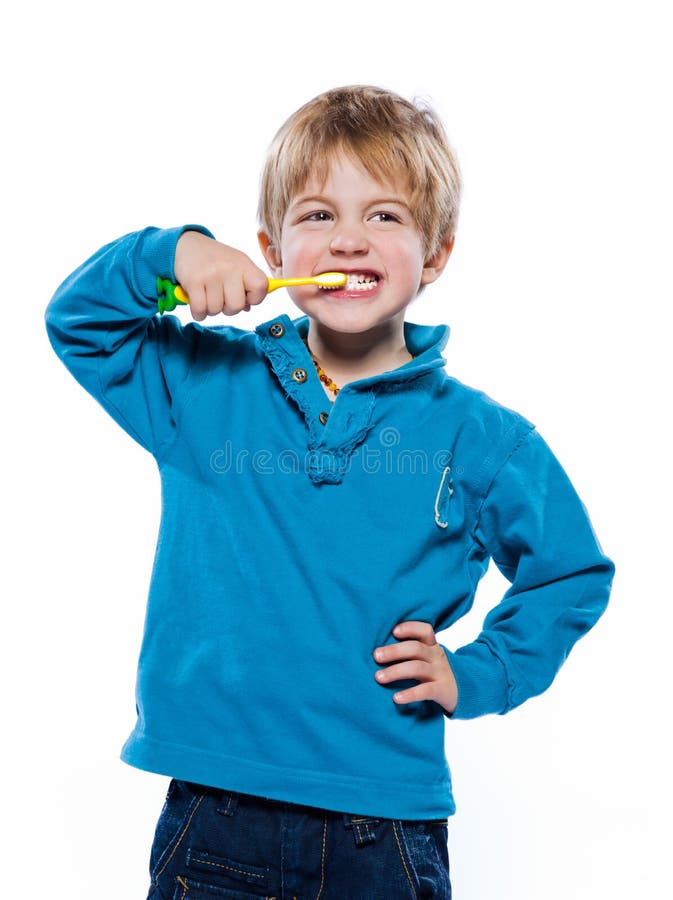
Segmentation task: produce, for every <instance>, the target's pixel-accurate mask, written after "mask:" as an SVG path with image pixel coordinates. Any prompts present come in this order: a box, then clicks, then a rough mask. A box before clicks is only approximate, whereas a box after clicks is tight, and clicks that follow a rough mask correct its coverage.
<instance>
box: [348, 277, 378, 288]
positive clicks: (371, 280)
mask: <svg viewBox="0 0 673 900" xmlns="http://www.w3.org/2000/svg"><path fill="white" fill-rule="evenodd" d="M378 282H379V279H378V278H377V276H376V275H369V274H366V273H364V272H354V273H352V274H350V275H349V276H348V281H347V282H346V285H345V287H346V290H349V291H371V290H372V288H374V287H376V285H377V284H378Z"/></svg>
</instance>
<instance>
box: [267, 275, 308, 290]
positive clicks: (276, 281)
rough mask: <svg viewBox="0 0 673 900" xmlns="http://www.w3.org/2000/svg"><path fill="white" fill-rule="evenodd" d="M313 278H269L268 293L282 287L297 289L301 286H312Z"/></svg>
mask: <svg viewBox="0 0 673 900" xmlns="http://www.w3.org/2000/svg"><path fill="white" fill-rule="evenodd" d="M314 283H315V278H312V277H311V278H269V293H271V291H275V290H277V289H278V288H282V287H298V286H299V285H302V284H314Z"/></svg>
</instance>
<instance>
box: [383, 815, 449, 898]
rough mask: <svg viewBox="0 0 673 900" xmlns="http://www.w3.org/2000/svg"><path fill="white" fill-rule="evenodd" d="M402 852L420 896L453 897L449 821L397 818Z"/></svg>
mask: <svg viewBox="0 0 673 900" xmlns="http://www.w3.org/2000/svg"><path fill="white" fill-rule="evenodd" d="M394 828H395V830H396V832H397V836H398V838H399V847H400V853H401V854H402V861H403V863H404V864H405V866H408V867H409V873H408V874H409V876H410V880H412V881H413V882H414V890H415V892H416V896H417V897H418V898H437V900H440V898H441V900H451V879H450V873H449V849H448V825H447V822H446V820H443V819H437V820H434V819H433V820H430V821H402V820H399V819H397V820H395V822H394Z"/></svg>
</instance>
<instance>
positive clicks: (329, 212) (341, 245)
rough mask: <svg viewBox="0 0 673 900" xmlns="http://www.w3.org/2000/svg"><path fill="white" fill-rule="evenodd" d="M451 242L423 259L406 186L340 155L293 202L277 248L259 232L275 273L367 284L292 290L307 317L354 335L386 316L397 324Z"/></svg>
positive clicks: (431, 277) (436, 273) (443, 259)
mask: <svg viewBox="0 0 673 900" xmlns="http://www.w3.org/2000/svg"><path fill="white" fill-rule="evenodd" d="M451 243H452V242H449V243H447V245H446V246H445V247H444V248H442V250H440V251H439V253H438V254H436V255H435V257H433V259H430V260H426V258H425V253H424V251H423V238H422V235H421V234H420V232H419V231H418V229H417V227H416V224H415V222H414V220H413V217H412V214H411V211H410V209H409V197H408V192H407V188H406V186H405V185H404V183H403V182H402V181H401V180H395V179H391V180H390V181H386V182H384V183H381V182H379V181H376V180H375V179H374V178H372V176H371V175H369V174H368V172H367V171H366V170H365V169H364V168H363V167H362V166H361V165H360V164H359V163H357V162H356V161H354V160H353V159H351V158H350V157H348V156H345V155H338V156H335V157H334V159H333V161H332V164H331V166H330V169H329V173H328V177H327V180H326V182H325V184H320V183H319V182H318V181H317V179H315V178H313V179H310V180H309V181H308V183H307V184H306V185H305V186H304V189H303V190H302V191H300V193H299V194H298V195H297V196H296V197H294V198H293V199H292V201H291V202H290V205H289V207H288V209H287V213H286V215H285V218H284V220H283V225H282V231H281V240H280V246H279V247H275V246H273V245H272V244H270V243H269V239H268V238H267V237H266V236H265V235H260V245H261V247H262V250H263V251H264V254H265V256H266V259H267V262H268V263H269V265H270V266H271V268H272V270H273V273H274V274H275V275H283V276H285V277H292V276H302V275H319V274H320V273H322V272H331V271H338V272H345V273H347V274H349V273H350V274H351V275H352V276H354V277H355V278H358V277H359V278H360V280H361V281H364V282H366V283H365V284H362V285H361V286H360V287H354V286H351V285H350V284H347V285H346V286H345V287H344V288H340V289H338V290H331V291H330V290H325V289H322V288H318V287H301V288H293V289H290V295H291V297H292V299H293V300H294V302H295V304H296V305H297V306H298V307H299V308H300V309H301V310H302V312H304V313H305V314H306V315H308V316H310V317H312V318H315V319H317V320H319V321H320V322H321V323H322V324H323V325H325V326H326V327H329V328H332V329H334V330H336V331H343V332H352V333H355V332H362V331H367V330H369V329H371V328H374V327H376V326H377V325H381V324H382V323H383V322H385V321H387V320H390V319H396V320H398V322H400V323H401V322H402V321H403V319H404V311H405V309H406V307H407V306H408V305H409V303H410V302H411V301H412V300H413V298H414V297H415V296H416V294H417V293H418V290H419V288H420V286H421V285H423V284H428V283H430V282H431V281H434V280H435V279H436V278H437V277H438V276H439V274H440V273H441V271H442V269H443V268H444V265H445V264H446V260H447V259H448V255H449V253H450V250H451Z"/></svg>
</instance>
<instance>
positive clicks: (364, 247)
mask: <svg viewBox="0 0 673 900" xmlns="http://www.w3.org/2000/svg"><path fill="white" fill-rule="evenodd" d="M330 250H331V251H332V253H334V254H335V255H337V256H363V255H364V254H365V253H367V251H368V250H369V241H368V240H367V235H366V234H365V229H364V226H363V225H362V224H361V223H359V222H340V223H339V224H338V225H337V226H336V228H335V229H334V231H333V232H332V238H331V240H330Z"/></svg>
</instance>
